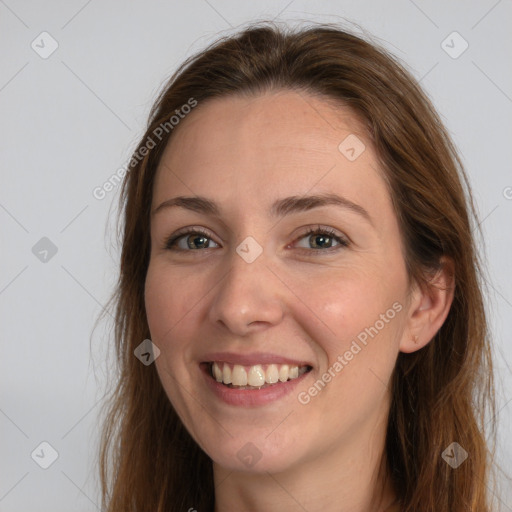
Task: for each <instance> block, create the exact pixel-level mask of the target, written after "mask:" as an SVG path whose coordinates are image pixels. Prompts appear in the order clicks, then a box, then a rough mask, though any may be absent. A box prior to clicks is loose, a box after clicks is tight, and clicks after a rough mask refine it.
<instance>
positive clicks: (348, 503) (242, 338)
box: [145, 91, 453, 512]
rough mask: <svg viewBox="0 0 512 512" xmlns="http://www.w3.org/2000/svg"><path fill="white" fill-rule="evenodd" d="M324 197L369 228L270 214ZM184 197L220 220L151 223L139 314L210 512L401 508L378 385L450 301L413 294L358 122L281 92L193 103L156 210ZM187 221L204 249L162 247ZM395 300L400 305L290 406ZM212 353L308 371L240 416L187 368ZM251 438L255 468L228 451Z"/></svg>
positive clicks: (442, 278)
mask: <svg viewBox="0 0 512 512" xmlns="http://www.w3.org/2000/svg"><path fill="white" fill-rule="evenodd" d="M350 134H355V135H356V136H357V137H358V138H359V139H360V140H361V141H362V142H363V143H364V144H365V146H366V149H365V150H364V151H363V153H362V154H361V155H360V156H359V157H358V158H357V159H356V160H355V161H349V160H348V159H347V158H346V157H345V156H344V154H342V153H341V152H340V151H339V150H338V145H339V144H340V142H342V141H343V140H344V139H345V138H346V137H347V136H348V135H350ZM269 185H270V186H269ZM325 192H328V193H336V194H339V195H342V196H344V197H346V198H348V199H350V200H351V201H353V202H354V203H357V204H358V205H360V206H362V207H364V208H365V209H366V210H367V212H368V214H369V215H370V217H371V219H372V223H370V222H368V221H366V220H365V219H364V218H363V217H362V216H360V215H358V214H357V213H355V212H352V211H350V210H347V209H342V208H340V207H337V206H333V205H329V206H323V207H320V208H315V209H313V210H310V211H306V212H299V213H297V212H295V213H292V214H289V215H286V216H284V217H282V218H280V219H273V218H271V217H269V215H268V212H269V208H270V205H271V204H272V203H273V201H275V200H276V199H279V198H283V197H287V196H292V195H294V196H303V195H312V194H319V193H325ZM179 195H186V196H196V195H199V196H205V197H208V198H209V199H211V200H214V201H215V202H217V203H218V204H219V206H220V208H221V216H220V217H218V218H217V217H214V216H211V215H205V214H201V213H197V212H192V211H189V210H186V209H184V208H180V207H175V208H168V209H162V210H161V211H160V212H158V213H156V214H154V215H152V219H151V240H152V242H151V243H152V246H151V259H150V263H149V268H148V273H147V280H146V290H145V300H146V311H147V318H148V323H149V327H150V331H151V335H152V340H153V342H154V343H155V344H156V345H157V346H158V347H159V348H160V350H161V355H160V357H158V358H157V359H156V362H155V364H156V367H157V371H158V374H159V377H160V379H161V382H162V385H163V387H164V389H165V391H166V393H167V395H168V397H169V399H170V401H171V402H172V404H173V406H174V408H175V409H176V411H177V413H178V415H179V416H180V418H181V420H182V421H183V423H184V425H185V426H186V428H187V430H188V431H189V432H190V434H191V435H192V436H193V438H194V439H195V440H196V442H197V443H198V444H199V445H200V446H201V447H202V449H203V450H204V451H205V452H206V453H207V454H208V455H209V456H210V457H211V459H212V460H213V468H214V479H215V485H216V491H215V492H216V496H215V510H216V512H222V511H231V510H253V511H274V510H275V511H277V510H279V511H281V512H282V511H292V510H293V511H296V510H308V511H317V510H322V511H323V512H329V511H336V512H340V511H341V512H349V511H350V512H370V511H383V510H385V509H386V508H387V507H388V506H389V505H390V504H391V503H393V502H394V501H395V499H396V497H397V496H396V494H395V491H394V489H393V487H392V486H391V485H390V484H389V482H386V481H385V480H384V476H385V474H386V472H387V463H386V458H385V452H384V441H385V433H386V426H387V418H388V412H389V407H390V399H391V396H390V390H389V386H388V384H389V382H390V378H391V375H392V372H393V369H394V365H395V363H396V359H397V357H398V354H399V352H400V351H402V352H413V351H415V350H419V349H421V348H422V347H423V346H425V345H426V344H427V343H428V342H429V341H430V340H431V339H432V337H433V336H434V335H435V333H436V332H437V331H438V329H439V328H440V327H441V325H442V323H443V322H444V320H445V318H446V316H447V314H448V311H449V307H450V304H451V301H452V299H453V290H452V288H450V286H449V285H450V282H449V278H448V273H445V272H441V273H439V274H438V276H437V278H436V279H435V281H434V282H433V285H432V286H431V287H428V288H426V289H420V287H418V286H413V287H412V288H409V286H408V280H407V274H406V270H405V263H404V259H403V253H402V246H401V239H400V232H399V227H398V223H397V218H396V215H395V213H394V210H393V208H392V204H391V199H390V196H389V194H388V192H387V189H386V186H385V182H384V180H383V178H382V171H381V169H380V168H379V164H378V161H377V157H376V154H375V152H374V150H373V148H372V145H371V143H370V141H369V140H368V138H367V136H366V135H365V133H364V130H363V128H362V126H361V125H360V123H359V121H358V119H357V118H356V117H355V116H354V115H353V114H352V113H351V112H350V111H349V110H348V109H347V108H344V107H343V108H342V107H340V108H336V109H334V108H333V106H332V104H329V103H327V102H326V101H325V100H324V99H322V98H319V97H315V96H312V95H306V94H304V93H300V94H299V93H297V92H293V91H278V92H275V91H274V92H271V93H266V94H264V95H259V96H252V97H235V96H233V97H227V98H216V99H214V100H210V101H208V102H205V103H204V104H200V105H198V107H196V109H194V111H193V112H192V113H191V114H189V115H188V116H187V117H186V119H185V120H183V121H182V122H181V123H180V125H179V126H178V127H177V129H176V132H175V133H173V137H172V138H171V140H170V142H169V144H168V146H167V148H166V151H165V153H164V155H163V157H162V160H161V163H160V166H159V169H158V171H157V176H156V180H155V184H154V194H153V204H152V210H154V209H155V208H156V207H157V206H158V205H160V204H161V203H162V202H163V201H166V200H168V199H170V198H173V197H176V196H179ZM319 224H320V225H321V226H322V227H327V228H332V229H334V230H335V231H336V234H339V235H341V236H342V237H344V238H347V237H348V239H349V240H350V245H349V246H348V247H343V246H340V245H338V242H337V241H336V240H335V239H332V238H328V239H327V245H325V244H326V242H325V241H324V242H323V244H324V246H325V247H326V248H320V249H315V245H314V244H315V242H318V236H316V237H315V235H308V236H305V235H304V233H305V232H306V231H307V229H308V228H310V227H313V228H316V227H317V225H319ZM183 227H190V228H199V227H200V228H203V229H204V230H206V231H207V232H208V238H207V239H206V241H204V240H202V239H201V238H199V240H198V241H199V246H200V247H199V248H198V249H190V248H189V249H187V236H184V237H183V238H181V242H179V243H180V246H181V247H183V248H184V249H183V250H182V251H179V250H174V251H173V250H169V249H166V248H165V241H166V239H167V238H168V237H170V236H171V235H172V234H173V233H176V232H177V231H178V230H179V229H180V228H183ZM197 236H198V235H192V236H189V237H188V241H189V243H193V242H194V238H195V237H197ZM248 236H251V237H253V238H254V239H255V240H256V241H257V242H258V244H259V245H260V246H261V247H262V248H263V253H262V254H261V255H260V256H259V257H258V258H256V260H255V261H254V262H252V263H247V262H246V261H245V260H244V259H242V258H241V257H240V256H239V255H238V254H237V252H236V251H235V249H236V247H237V246H238V245H239V244H240V243H241V242H242V241H243V240H244V239H245V238H246V237H248ZM326 236H328V235H326ZM199 237H200V235H199ZM195 240H196V241H197V238H195ZM321 243H322V241H321V240H320V244H321ZM201 244H203V245H202V246H201ZM329 244H332V245H331V247H332V248H331V249H329V248H328V247H329ZM187 251H188V252H187ZM445 263H446V264H447V267H448V268H450V267H449V266H450V262H449V261H447V260H445ZM396 302H398V303H399V304H400V305H401V306H402V309H401V311H400V312H399V313H397V314H396V316H394V318H393V319H392V320H389V322H387V323H386V324H385V327H384V328H382V329H381V330H379V332H378V334H377V335H376V336H374V337H373V338H368V343H367V345H366V346H362V347H363V348H362V350H361V351H360V352H358V353H357V355H355V356H354V358H353V359H352V360H351V361H350V362H349V363H348V364H347V365H346V366H344V367H343V369H342V370H341V371H339V372H338V373H337V374H336V376H335V377H334V378H333V379H332V380H331V381H330V382H329V383H328V384H327V385H326V386H325V387H324V388H323V389H322V390H321V391H320V392H319V393H318V394H317V395H316V396H314V397H312V398H311V400H310V402H309V403H307V404H302V403H300V402H299V401H298V394H299V393H300V392H307V390H308V389H309V388H310V387H311V386H312V385H313V384H314V383H315V381H317V380H318V379H319V378H321V376H322V375H323V374H324V373H325V372H327V370H328V369H329V368H331V367H332V366H333V364H334V362H335V361H336V359H337V357H338V356H339V355H343V354H344V353H345V352H346V351H347V350H348V349H349V347H350V346H351V343H352V342H353V340H355V339H356V338H357V335H358V334H359V333H361V332H362V331H364V329H365V327H369V326H373V325H375V323H376V321H377V320H379V318H381V317H380V315H382V314H385V313H386V311H387V310H389V309H390V308H392V305H393V304H394V303H396ZM415 337H416V343H415V342H414V338H415ZM360 345H361V344H360ZM217 350H218V351H224V350H226V351H233V352H237V353H247V352H256V351H262V352H273V353H276V354H279V355H289V356H290V357H293V358H297V359H303V360H305V361H310V362H311V363H312V365H313V367H314V368H313V370H312V371H311V372H310V373H309V374H308V375H306V378H305V379H304V380H303V382H301V383H300V385H299V386H298V387H297V389H296V391H294V392H293V393H291V394H290V395H288V396H286V397H284V398H281V399H279V400H278V401H277V402H274V403H271V404H267V405H264V406H259V407H257V408H244V407H239V406H238V407H237V406H232V405H227V404H224V403H223V402H220V401H219V400H218V399H216V398H215V397H214V395H213V394H212V392H211V391H210V390H209V389H208V387H207V386H206V385H205V382H204V378H203V376H202V374H201V373H200V371H199V362H200V361H202V360H203V359H202V355H204V354H205V353H206V352H211V351H217ZM246 443H253V444H254V445H255V446H256V447H257V449H258V450H259V452H260V453H261V459H260V460H259V461H258V462H257V463H256V464H255V465H254V466H252V467H250V468H249V467H247V466H246V465H245V464H244V463H243V462H242V461H241V460H240V459H239V458H238V457H237V453H238V451H239V450H240V449H241V448H242V447H243V446H244V445H246ZM192 505H193V504H191V506H192ZM301 507H302V508H301Z"/></svg>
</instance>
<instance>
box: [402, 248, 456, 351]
mask: <svg viewBox="0 0 512 512" xmlns="http://www.w3.org/2000/svg"><path fill="white" fill-rule="evenodd" d="M454 290H455V279H454V266H453V261H452V260H451V259H450V258H448V257H446V256H443V258H442V259H441V268H440V269H439V271H437V272H436V274H435V275H434V276H433V277H431V278H430V279H429V280H428V281H427V282H426V283H424V284H423V285H422V286H417V287H416V288H415V290H414V292H413V300H412V301H411V303H410V307H409V310H408V315H409V317H408V319H407V325H406V327H405V329H404V333H403V337H402V341H401V343H400V351H401V352H404V353H410V352H415V351H417V350H419V349H421V348H423V347H424V346H426V345H427V344H428V343H430V341H431V340H432V338H434V336H435V335H436V333H437V332H438V331H439V329H440V328H441V327H442V325H443V323H444V321H445V320H446V318H447V316H448V313H449V312H450V307H451V305H452V302H453V296H454Z"/></svg>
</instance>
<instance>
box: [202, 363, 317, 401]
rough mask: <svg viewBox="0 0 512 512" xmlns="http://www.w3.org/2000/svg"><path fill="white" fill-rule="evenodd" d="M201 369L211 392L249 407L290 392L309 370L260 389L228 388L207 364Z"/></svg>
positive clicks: (223, 399)
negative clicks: (218, 380)
mask: <svg viewBox="0 0 512 512" xmlns="http://www.w3.org/2000/svg"><path fill="white" fill-rule="evenodd" d="M201 371H202V373H203V375H204V377H205V379H206V382H207V385H208V386H209V387H210V389H211V390H212V391H213V393H214V394H215V395H216V396H217V397H218V398H220V399H221V400H222V401H224V402H225V403H227V404H229V405H239V406H240V405H241V406H246V407H250V406H253V405H265V404H268V403H271V402H274V401H276V400H279V399H280V398H282V397H284V396H286V395H288V394H290V393H291V392H292V391H293V389H294V388H295V387H296V386H297V384H298V383H299V382H301V381H302V380H303V379H304V377H306V375H308V374H310V373H311V371H312V370H310V371H309V372H306V373H303V374H302V375H301V376H300V377H297V378H295V379H292V380H288V381H286V382H279V383H276V384H274V385H273V386H269V387H267V388H262V389H236V388H228V387H227V386H225V385H224V384H221V383H220V382H217V381H216V380H215V379H214V378H213V377H212V376H211V374H210V372H209V368H208V365H204V364H202V365H201Z"/></svg>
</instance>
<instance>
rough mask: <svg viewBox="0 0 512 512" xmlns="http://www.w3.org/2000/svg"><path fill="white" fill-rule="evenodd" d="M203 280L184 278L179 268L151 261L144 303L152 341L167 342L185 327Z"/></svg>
mask: <svg viewBox="0 0 512 512" xmlns="http://www.w3.org/2000/svg"><path fill="white" fill-rule="evenodd" d="M204 287H205V284H204V282H203V283H201V281H200V280H197V282H195V280H191V279H190V278H187V277H184V276H183V273H182V272H180V271H179V269H170V268H168V267H166V265H165V264H162V263H159V262H153V261H152V262H150V264H149V268H148V272H147V276H146V283H145V297H144V300H145V306H146V316H147V319H148V324H149V329H150V331H151V335H152V336H153V337H154V340H153V341H160V343H163V344H165V343H166V341H167V340H168V338H169V337H172V336H173V334H175V333H176V332H177V331H180V330H182V329H183V327H184V326H186V325H187V323H188V322H189V321H190V317H192V316H193V315H194V309H196V310H197V309H198V308H197V305H198V303H199V297H200V296H201V293H203V294H204V292H203V288H204Z"/></svg>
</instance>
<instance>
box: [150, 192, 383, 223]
mask: <svg viewBox="0 0 512 512" xmlns="http://www.w3.org/2000/svg"><path fill="white" fill-rule="evenodd" d="M322 206H338V207H340V208H344V209H345V210H349V211H351V212H354V213H356V214H358V215H360V216H361V217H363V218H364V219H365V220H366V221H367V222H368V223H369V224H371V225H372V226H373V221H372V218H371V217H370V214H369V213H368V212H367V211H366V210H365V209H364V208H363V207H362V206H361V205H359V204H356V203H354V202H352V201H350V200H349V199H347V198H346V197H342V196H339V195H337V194H318V195H311V196H290V197H285V198H282V199H278V200H277V201H275V202H274V203H273V204H272V207H271V208H270V216H271V217H283V216H285V215H290V214H292V213H298V212H305V211H308V210H312V209H313V208H320V207H322ZM173 207H179V208H185V209H187V210H191V211H194V212H197V213H202V214H205V215H213V216H216V217H220V216H221V210H220V208H219V206H218V205H217V203H215V202H214V201H211V200H210V199H208V198H206V197H202V196H178V197H173V198H172V199H167V200H166V201H164V202H163V203H161V204H160V205H159V206H157V207H156V208H155V209H154V210H153V211H152V213H151V215H155V214H157V213H159V212H161V211H163V210H165V209H167V208H173Z"/></svg>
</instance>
